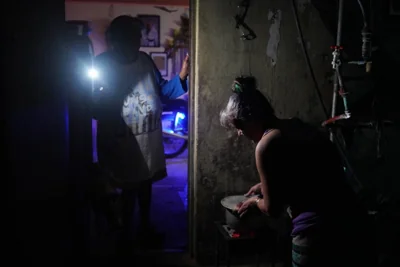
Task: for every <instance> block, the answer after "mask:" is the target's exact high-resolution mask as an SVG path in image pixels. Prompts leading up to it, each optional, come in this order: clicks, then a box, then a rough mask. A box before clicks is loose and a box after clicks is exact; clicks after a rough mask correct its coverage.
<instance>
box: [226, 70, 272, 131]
mask: <svg viewBox="0 0 400 267" xmlns="http://www.w3.org/2000/svg"><path fill="white" fill-rule="evenodd" d="M232 91H233V92H234V93H233V95H231V96H230V98H229V101H228V104H227V105H226V107H225V109H223V110H222V111H221V113H220V123H221V125H222V126H223V127H225V128H227V129H242V128H243V123H245V122H250V121H262V120H267V119H268V118H269V117H270V116H273V115H274V110H273V109H272V107H271V105H270V103H269V102H268V100H267V99H266V98H265V96H264V95H263V94H262V93H261V92H260V91H259V90H257V81H256V79H255V77H253V76H240V77H237V78H236V79H235V80H234V82H233V85H232Z"/></svg>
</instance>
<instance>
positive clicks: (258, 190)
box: [244, 183, 261, 197]
mask: <svg viewBox="0 0 400 267" xmlns="http://www.w3.org/2000/svg"><path fill="white" fill-rule="evenodd" d="M259 193H261V183H258V184H256V185H254V186H252V187H251V188H250V190H249V192H247V193H246V194H244V196H245V197H248V196H251V195H254V194H259Z"/></svg>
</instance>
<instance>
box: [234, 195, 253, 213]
mask: <svg viewBox="0 0 400 267" xmlns="http://www.w3.org/2000/svg"><path fill="white" fill-rule="evenodd" d="M257 199H258V197H251V198H249V199H247V200H245V201H243V202H241V203H239V204H238V205H237V206H236V212H237V213H239V215H240V216H243V215H244V213H245V212H246V211H247V210H248V209H249V208H250V207H252V206H255V205H257Z"/></svg>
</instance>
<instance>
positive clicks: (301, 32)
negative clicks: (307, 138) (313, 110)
mask: <svg viewBox="0 0 400 267" xmlns="http://www.w3.org/2000/svg"><path fill="white" fill-rule="evenodd" d="M292 7H293V14H294V18H295V22H296V27H297V31H298V32H299V37H300V43H301V47H302V49H303V54H304V58H305V60H306V63H307V67H308V70H309V72H310V75H311V79H312V81H313V83H314V88H315V89H316V93H317V96H318V99H319V101H320V103H321V107H322V109H323V112H324V113H325V117H327V118H328V117H329V113H328V109H327V108H326V106H325V104H324V100H323V98H322V94H321V91H320V90H319V86H318V82H317V79H316V78H315V74H314V70H313V68H312V66H311V61H310V57H309V55H308V52H307V48H306V44H305V41H304V35H303V31H302V29H301V27H300V19H299V14H298V12H297V7H296V2H295V0H292Z"/></svg>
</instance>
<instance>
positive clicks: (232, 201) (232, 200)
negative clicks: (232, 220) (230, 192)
mask: <svg viewBox="0 0 400 267" xmlns="http://www.w3.org/2000/svg"><path fill="white" fill-rule="evenodd" d="M246 199H248V198H247V197H245V196H244V195H237V196H229V197H226V198H223V199H222V200H221V205H222V206H224V208H226V209H230V210H234V209H235V208H236V206H237V205H238V204H239V203H241V202H243V201H245V200H246Z"/></svg>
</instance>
